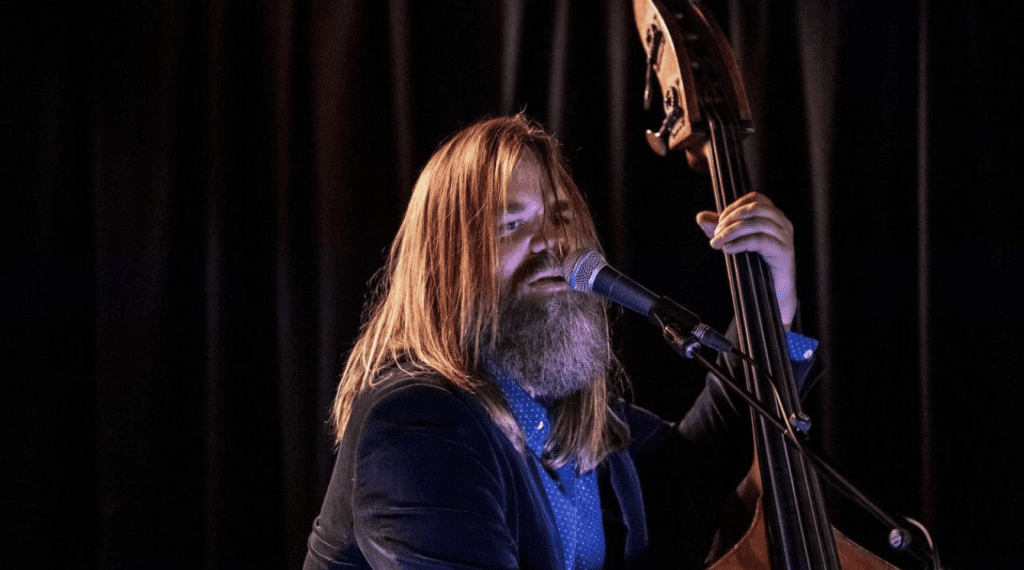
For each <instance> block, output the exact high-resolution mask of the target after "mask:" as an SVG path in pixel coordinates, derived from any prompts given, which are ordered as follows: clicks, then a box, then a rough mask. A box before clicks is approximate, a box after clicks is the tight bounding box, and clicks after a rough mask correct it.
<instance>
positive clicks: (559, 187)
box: [306, 116, 802, 570]
mask: <svg viewBox="0 0 1024 570" xmlns="http://www.w3.org/2000/svg"><path fill="white" fill-rule="evenodd" d="M698 223H700V224H701V225H702V227H704V229H705V231H706V232H707V233H708V235H709V237H711V238H712V239H711V244H712V246H713V247H716V248H721V249H724V250H725V251H728V252H735V251H756V252H759V253H761V254H762V255H763V256H764V257H765V259H766V260H768V262H769V265H770V267H771V269H772V271H773V274H774V275H775V278H776V282H777V283H778V284H779V286H778V292H777V293H778V296H779V304H780V310H781V311H782V315H783V318H784V321H785V322H786V324H787V326H788V324H789V323H791V322H792V319H793V316H794V314H795V312H796V296H795V291H794V288H793V286H792V283H793V275H794V266H793V246H792V228H791V226H790V224H789V221H788V220H787V219H786V217H785V216H784V215H783V214H782V213H781V212H780V211H778V210H777V209H776V208H774V206H772V205H771V203H770V202H769V201H768V200H767V199H766V198H764V197H763V196H760V195H750V196H746V197H744V198H742V199H741V200H739V201H737V203H736V204H733V205H730V206H729V207H728V208H726V209H725V210H723V212H722V216H721V218H720V219H719V217H718V215H717V214H713V213H710V212H703V213H701V214H700V215H699V216H698ZM597 243H598V240H597V235H596V232H595V230H594V226H593V222H592V221H591V218H590V215H589V212H588V210H587V206H586V204H585V202H584V200H583V198H582V196H581V195H580V192H579V190H578V189H577V188H576V186H575V185H574V183H573V181H572V180H571V178H570V177H569V175H568V173H567V172H566V170H565V168H564V166H563V164H562V158H561V156H560V152H559V147H558V144H557V142H556V141H555V140H554V139H553V138H552V137H550V136H549V135H547V134H546V133H544V132H543V131H542V130H541V129H540V128H539V127H537V126H536V125H533V124H531V123H530V122H529V121H527V120H526V119H524V118H523V117H522V116H515V117H507V118H497V119H491V120H486V121H482V122H480V123H477V124H475V125H473V126H470V127H468V128H466V129H464V130H463V131H461V132H459V133H458V134H456V135H455V136H454V137H452V139H451V140H449V141H448V142H447V143H445V144H444V145H443V146H442V147H441V148H440V149H439V150H438V151H437V152H436V153H435V154H434V156H433V157H432V158H431V159H430V161H429V162H428V163H427V165H426V167H424V169H423V172H422V173H421V174H420V177H419V179H418V181H417V183H416V186H415V189H414V191H413V195H412V198H411V200H410V203H409V207H408V210H407V212H406V215H405V219H404V221H403V222H402V225H401V227H400V229H399V231H398V235H397V237H396V238H395V241H394V243H393V245H392V247H391V251H390V255H389V259H388V263H387V265H386V267H385V268H384V270H383V274H382V281H381V284H380V286H379V289H378V294H377V298H376V299H375V301H374V303H373V305H372V309H371V311H370V313H369V315H368V319H367V321H366V323H365V325H364V327H363V329H362V333H361V335H360V337H359V339H358V341H357V342H356V345H355V347H354V349H353V351H352V354H351V355H350V356H349V360H348V363H347V365H346V368H345V371H344V373H343V375H342V379H341V382H340V384H339V387H338V393H337V398H336V400H335V406H334V414H333V419H334V425H335V428H336V430H337V437H338V444H339V449H338V458H337V463H336V465H335V469H334V475H333V478H332V481H331V484H330V487H329V489H328V491H327V496H326V498H325V499H324V505H323V508H322V510H321V513H320V516H319V517H318V518H317V519H316V522H315V523H314V528H313V532H312V533H311V535H310V537H309V544H308V546H309V551H308V554H307V557H306V568H307V569H313V568H334V567H346V568H348V567H356V568H367V567H373V568H391V567H417V568H441V567H444V568H451V567H461V568H553V569H559V570H563V569H566V568H570V569H572V568H581V569H591V568H614V567H623V566H626V567H635V566H637V565H640V564H644V563H645V562H649V561H650V560H651V547H650V540H649V538H650V537H649V533H648V530H647V523H646V520H645V519H646V517H647V514H646V510H645V505H644V502H643V493H642V490H641V483H640V478H639V477H638V471H637V469H638V466H643V465H645V463H644V462H645V458H646V457H650V456H653V455H651V454H652V453H657V452H661V453H662V454H663V457H665V458H667V459H665V460H666V461H667V463H662V464H659V469H662V470H666V471H667V472H668V473H671V483H672V484H673V485H674V486H675V488H676V489H677V491H675V492H674V495H675V496H677V497H681V500H680V501H677V502H675V503H673V508H674V509H675V511H674V515H673V516H674V517H676V518H679V519H681V520H685V521H689V522H688V523H687V524H689V526H688V527H686V528H687V529H690V528H691V527H692V529H693V530H692V536H688V537H687V540H686V542H687V544H691V543H692V545H693V546H687V547H686V548H685V549H684V550H685V551H686V554H687V556H688V557H689V558H688V559H690V560H696V561H698V562H699V561H700V559H701V557H702V556H703V552H693V550H694V549H700V548H702V547H704V546H706V544H707V541H708V539H709V537H710V530H709V529H713V519H714V517H715V516H716V513H717V510H716V509H717V507H718V506H719V505H720V503H721V501H722V499H723V498H724V497H725V495H726V494H727V493H728V491H730V490H731V489H732V488H734V487H735V485H736V484H737V483H738V481H739V479H740V478H741V477H742V475H743V472H744V469H745V468H746V467H747V466H748V465H745V464H743V463H744V462H745V460H742V461H740V462H739V463H738V465H737V462H736V461H734V459H735V458H736V457H740V458H742V453H739V454H738V453H737V452H736V451H735V450H734V448H735V447H736V442H737V441H746V440H748V439H749V435H745V433H746V430H745V426H746V423H747V422H746V418H747V415H746V412H745V410H742V409H740V408H739V407H734V406H733V405H732V404H731V402H730V401H729V399H728V398H726V397H725V394H724V392H723V391H722V388H721V386H720V385H719V384H717V382H713V381H709V383H708V388H707V389H705V391H704V393H702V394H701V397H700V399H699V401H698V404H697V405H696V406H695V407H694V410H692V411H691V412H690V413H689V414H688V415H687V417H686V418H685V419H684V420H683V421H682V422H680V423H679V424H669V423H666V422H663V421H661V420H659V419H658V418H656V417H654V416H653V415H651V414H649V413H647V412H644V411H642V410H640V409H638V408H635V407H632V406H629V405H627V404H625V403H624V402H623V401H622V400H621V399H619V398H616V397H615V396H614V388H615V384H616V382H617V381H618V380H619V379H620V378H622V375H621V373H620V371H619V369H618V367H617V362H616V360H615V358H614V356H613V355H612V352H611V350H610V348H609V339H608V323H607V320H606V316H605V310H604V305H603V303H602V302H601V301H600V300H599V299H597V298H596V297H593V296H590V295H585V294H580V293H577V292H575V291H572V290H570V289H569V288H568V286H567V284H566V283H565V281H564V280H563V279H562V278H561V277H560V275H559V267H560V264H561V262H562V260H563V259H564V258H565V257H566V256H567V255H568V254H569V253H570V252H572V251H574V250H576V249H577V248H581V247H596V246H597ZM801 376H802V374H801ZM747 446H748V447H749V444H747ZM740 447H742V445H740ZM642 470H643V467H641V471H642ZM680 505H681V506H680ZM684 526H686V525H684ZM685 532H687V533H691V530H686V531H685Z"/></svg>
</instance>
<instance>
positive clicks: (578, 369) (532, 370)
mask: <svg viewBox="0 0 1024 570" xmlns="http://www.w3.org/2000/svg"><path fill="white" fill-rule="evenodd" d="M554 265H555V261H554V259H553V258H545V259H541V260H538V261H535V262H533V263H532V264H529V265H528V266H527V267H525V268H524V269H526V270H527V271H525V273H526V274H528V275H531V276H532V275H534V274H536V273H538V272H539V271H541V270H543V269H545V268H548V267H552V266H554ZM517 273H519V272H517ZM510 281H511V282H513V283H520V284H525V283H527V282H528V281H529V279H528V278H521V279H511V280H510ZM525 287H526V286H525V285H520V286H518V287H514V288H513V289H512V290H511V291H506V292H504V294H503V295H502V298H501V301H500V302H499V306H498V312H499V315H498V335H497V337H496V338H495V339H494V348H493V350H487V351H486V353H485V355H484V362H485V365H486V366H487V368H488V369H489V371H490V372H491V374H495V375H502V376H503V377H505V378H507V379H509V380H512V381H514V382H516V383H517V384H519V385H520V386H522V387H523V388H524V389H525V390H526V391H527V392H529V393H530V394H531V395H534V396H545V397H548V398H563V397H565V396H568V395H569V394H572V393H574V392H576V391H578V390H580V389H581V388H583V387H584V386H586V385H587V384H588V383H590V382H593V381H604V378H605V375H606V374H607V372H608V369H609V362H610V358H609V356H610V355H609V346H608V332H607V326H606V324H605V315H604V305H603V303H602V302H601V300H600V299H599V298H597V297H593V296H591V295H587V294H583V293H578V292H576V291H571V290H565V291H556V292H551V293H544V292H540V293H528V292H526V291H525V290H524V289H525Z"/></svg>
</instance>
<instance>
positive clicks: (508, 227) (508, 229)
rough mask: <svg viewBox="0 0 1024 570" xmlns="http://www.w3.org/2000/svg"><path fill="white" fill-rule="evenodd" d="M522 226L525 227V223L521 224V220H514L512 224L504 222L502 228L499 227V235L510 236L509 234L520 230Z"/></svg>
mask: <svg viewBox="0 0 1024 570" xmlns="http://www.w3.org/2000/svg"><path fill="white" fill-rule="evenodd" d="M521 225H523V222H521V221H519V220H513V221H511V222H504V223H502V224H501V225H500V226H498V232H499V233H505V234H509V233H512V232H514V231H516V229H518V228H519V226H521Z"/></svg>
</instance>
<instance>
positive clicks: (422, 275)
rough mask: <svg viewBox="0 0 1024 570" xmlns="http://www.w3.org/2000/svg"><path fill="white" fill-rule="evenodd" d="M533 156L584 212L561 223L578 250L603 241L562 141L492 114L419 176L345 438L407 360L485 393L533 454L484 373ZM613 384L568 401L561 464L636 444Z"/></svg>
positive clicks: (349, 367)
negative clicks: (519, 194)
mask: <svg viewBox="0 0 1024 570" xmlns="http://www.w3.org/2000/svg"><path fill="white" fill-rule="evenodd" d="M525 152H531V153H532V154H533V155H534V157H535V158H536V159H537V161H538V163H539V164H540V165H541V166H542V169H543V170H544V171H545V172H546V173H547V175H548V180H547V181H546V182H547V183H546V184H542V187H544V189H543V191H544V192H546V193H547V192H554V189H555V188H561V189H562V190H563V191H564V194H565V197H566V199H567V200H568V201H569V204H570V207H571V208H572V210H573V212H574V214H575V215H574V216H573V218H574V223H572V224H570V225H569V227H568V228H566V227H559V228H551V229H550V231H561V232H563V236H562V237H563V243H565V244H566V246H567V247H568V248H570V251H571V250H572V249H573V248H577V247H582V246H595V245H597V243H598V240H597V234H596V231H595V229H594V225H593V222H592V220H591V217H590V213H589V210H588V208H587V205H586V202H585V201H584V200H583V197H582V196H581V194H580V192H579V189H578V188H577V187H576V185H575V184H574V183H573V181H572V178H571V177H570V176H569V173H568V172H567V170H566V168H565V166H564V164H563V159H562V156H561V151H560V148H559V144H558V142H557V141H556V140H555V139H554V137H552V136H550V135H548V134H547V133H546V132H544V130H543V129H542V128H540V127H539V126H538V125H536V124H535V123H532V122H530V121H529V120H527V119H526V118H525V117H523V116H522V115H515V116H512V117H500V118H493V119H487V120H484V121H481V122H479V123H476V124H474V125H472V126H469V127H467V128H465V129H463V130H461V131H459V132H458V133H456V134H455V135H454V136H453V137H452V138H451V139H449V140H448V141H447V142H446V143H444V144H443V145H442V146H441V147H440V148H439V149H438V150H437V151H436V152H435V153H434V155H433V156H432V157H431V158H430V160H429V161H428V162H427V165H426V166H425V167H424V168H423V171H422V172H421V173H420V176H419V178H418V179H417V181H416V185H415V187H414V188H413V193H412V197H411V199H410V201H409V206H408V208H407V210H406V213H405V218H404V220H403V221H402V225H401V227H400V228H399V230H398V234H397V236H396V237H395V240H394V242H393V243H392V245H391V250H390V253H389V256H388V261H387V263H386V265H385V266H384V268H383V269H381V273H380V274H379V284H378V286H377V290H376V293H375V296H374V299H373V300H372V301H371V303H370V305H368V311H367V317H366V320H365V322H364V324H363V328H362V331H361V334H360V336H359V338H358V339H357V341H356V343H355V346H354V347H353V350H352V353H351V354H350V355H349V358H348V362H347V364H346V366H345V370H344V372H343V373H342V376H341V381H340V383H339V384H338V392H337V396H336V397H335V401H334V410H333V423H334V427H335V429H336V432H337V440H338V442H339V443H340V442H341V440H342V438H344V436H345V428H346V424H347V423H348V418H349V414H350V413H351V410H352V404H353V402H354V401H355V399H356V397H357V396H358V395H359V394H360V393H362V392H363V391H364V390H367V389H368V388H370V387H371V386H373V385H374V383H375V382H377V381H378V380H379V378H380V373H381V372H382V371H383V370H384V369H386V368H389V367H392V366H396V365H400V366H403V367H407V368H414V369H416V370H423V371H429V372H433V373H437V374H440V375H442V376H444V377H445V378H447V379H448V380H449V381H451V382H452V383H453V384H455V385H456V386H458V387H459V388H461V389H463V390H467V391H469V392H473V393H474V394H476V395H477V396H478V397H479V399H480V401H481V402H482V403H483V405H484V407H485V408H486V409H487V411H488V412H489V413H490V415H491V417H492V418H493V419H494V421H495V423H496V424H497V425H498V426H499V428H501V430H502V431H503V432H504V433H505V434H506V436H508V437H509V439H510V440H511V441H512V442H513V444H515V445H516V447H517V448H518V449H519V450H520V451H521V452H522V451H524V450H525V437H524V436H523V434H522V432H521V430H519V428H518V426H517V425H516V423H515V421H514V419H513V418H512V415H511V413H510V412H509V409H508V405H507V403H506V402H505V399H504V398H503V397H502V396H501V393H500V392H499V391H498V390H497V388H496V387H495V386H494V385H493V383H492V382H490V381H489V380H488V379H487V377H486V375H484V374H482V373H481V372H480V370H481V366H480V364H481V363H480V355H481V353H482V350H481V349H482V348H484V347H483V346H482V343H483V342H486V341H485V340H484V339H494V338H495V336H496V333H497V326H498V322H497V315H498V302H499V290H500V283H499V277H498V272H497V268H498V254H497V249H496V226H497V216H498V212H499V210H501V208H503V206H504V204H505V197H506V192H507V189H508V185H509V180H510V178H511V175H512V170H513V169H514V168H515V166H516V164H517V163H518V161H519V160H520V158H521V157H522V156H523V154H524V153H525ZM605 327H606V328H607V323H605ZM492 342H493V341H492ZM608 354H609V355H610V354H611V351H610V350H609V351H608ZM609 358H613V357H609ZM608 364H609V366H608V367H607V369H608V370H609V371H618V370H619V367H618V366H617V363H615V362H609V363H608ZM609 375H611V372H610V373H609ZM616 376H617V374H616ZM615 380H616V381H617V380H618V378H617V377H616V378H615ZM611 383H612V378H600V379H594V381H593V382H591V383H590V384H589V385H588V386H587V387H586V388H584V389H583V390H581V391H579V392H578V393H576V394H573V395H572V396H569V397H567V398H565V399H564V400H562V401H561V402H560V403H559V408H558V413H557V419H556V421H555V422H554V425H553V426H552V430H553V433H552V437H551V438H550V440H549V442H548V449H547V450H546V453H545V456H546V460H547V461H549V462H550V463H551V464H552V465H553V466H556V467H557V466H560V465H562V464H564V463H565V462H566V461H568V460H569V459H571V458H575V459H576V460H577V461H578V463H579V465H580V467H581V468H582V469H583V470H589V469H592V468H593V467H595V466H596V465H597V464H598V463H600V462H601V461H602V460H603V459H604V458H605V457H606V456H607V455H608V454H609V453H611V452H612V451H614V450H615V449H617V448H619V447H621V446H623V445H625V443H626V441H627V439H628V431H627V429H626V426H625V425H624V424H622V422H620V421H619V420H618V419H617V418H615V416H614V415H612V414H611V412H610V411H609V408H608V400H609V384H611Z"/></svg>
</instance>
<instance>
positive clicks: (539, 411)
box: [496, 375, 551, 457]
mask: <svg viewBox="0 0 1024 570" xmlns="http://www.w3.org/2000/svg"><path fill="white" fill-rule="evenodd" d="M496 376H497V378H496V382H497V384H498V389H499V390H501V393H502V394H503V395H504V396H505V399H506V400H508V407H509V410H510V411H511V412H512V417H513V418H514V419H515V420H516V424H518V425H519V429H521V430H522V431H523V434H524V435H525V436H526V444H527V445H528V446H529V447H530V450H531V451H533V453H534V455H536V456H537V457H541V456H542V455H543V454H544V444H545V443H546V442H547V440H548V434H550V433H551V425H550V423H551V422H550V421H549V419H548V410H547V408H546V407H545V406H544V405H543V404H541V403H540V402H539V401H537V400H536V399H534V398H532V397H531V396H530V394H529V393H527V392H526V390H524V389H523V388H522V386H520V385H519V384H517V383H515V382H513V381H512V380H509V379H508V378H505V377H504V376H502V375H496Z"/></svg>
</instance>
